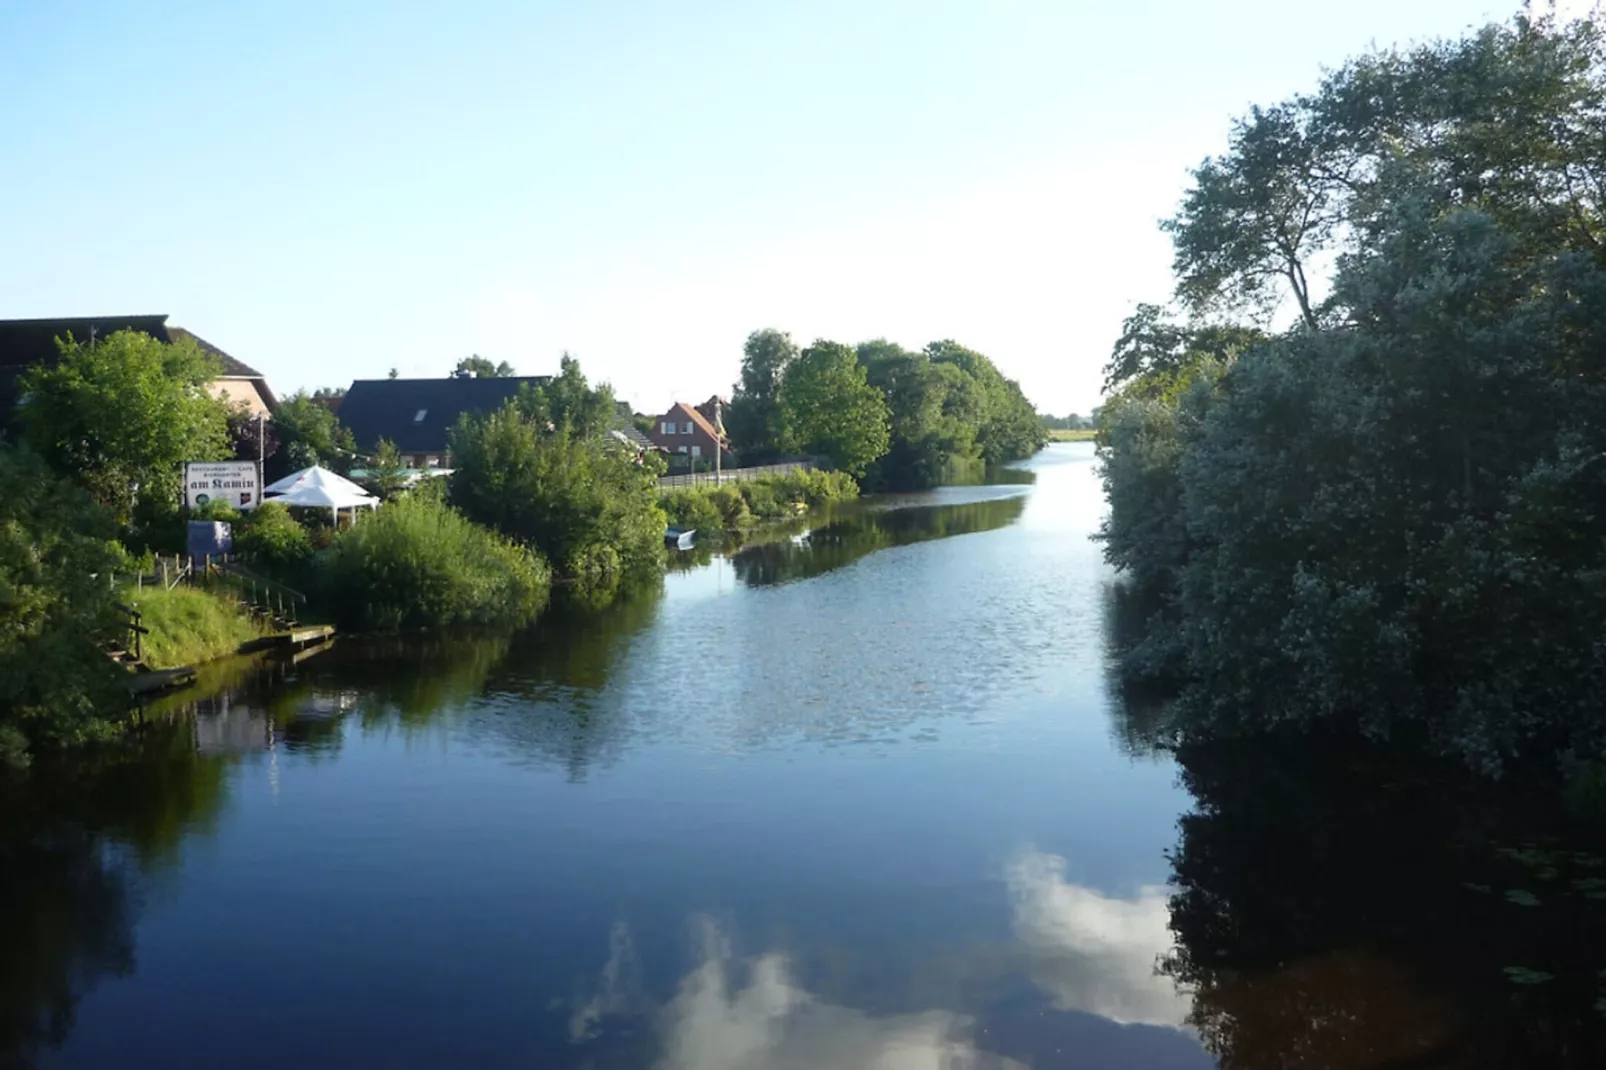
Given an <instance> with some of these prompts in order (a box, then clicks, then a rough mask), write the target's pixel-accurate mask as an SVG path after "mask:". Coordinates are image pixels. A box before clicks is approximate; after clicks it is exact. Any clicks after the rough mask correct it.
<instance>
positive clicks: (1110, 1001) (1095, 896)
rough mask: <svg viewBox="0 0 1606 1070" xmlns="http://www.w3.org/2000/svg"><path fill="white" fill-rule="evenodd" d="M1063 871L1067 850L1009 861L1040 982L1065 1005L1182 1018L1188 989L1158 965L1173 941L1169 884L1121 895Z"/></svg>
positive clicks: (1156, 1020)
mask: <svg viewBox="0 0 1606 1070" xmlns="http://www.w3.org/2000/svg"><path fill="white" fill-rule="evenodd" d="M1065 872H1066V863H1065V860H1064V859H1063V858H1059V857H1056V856H1054V855H1049V854H1043V853H1041V852H1035V851H1033V852H1029V853H1027V854H1025V855H1023V856H1021V857H1020V858H1019V859H1017V860H1016V861H1015V862H1014V863H1013V864H1012V865H1011V866H1010V868H1009V872H1008V878H1007V879H1008V884H1009V890H1010V895H1011V897H1012V899H1013V907H1014V910H1013V918H1014V927H1015V934H1016V936H1017V937H1018V938H1019V939H1020V940H1021V942H1022V943H1023V944H1024V945H1025V946H1026V948H1027V950H1028V953H1029V955H1030V959H1031V973H1032V977H1033V979H1034V980H1035V981H1036V983H1037V984H1038V985H1039V986H1040V987H1042V988H1043V989H1045V990H1046V991H1048V992H1049V993H1050V994H1051V995H1052V996H1053V997H1054V1003H1055V1005H1056V1006H1057V1007H1059V1008H1060V1009H1061V1010H1078V1011H1086V1012H1088V1013H1091V1014H1096V1015H1098V1016H1099V1017H1101V1018H1108V1019H1110V1020H1111V1021H1114V1022H1119V1023H1122V1024H1128V1023H1134V1022H1136V1023H1142V1024H1145V1025H1165V1026H1180V1025H1182V1024H1183V1022H1184V1021H1186V1020H1187V1017H1188V1008H1189V999H1188V995H1187V993H1186V992H1184V991H1181V990H1179V989H1178V986H1177V984H1176V983H1175V982H1174V981H1173V980H1172V979H1171V978H1170V977H1168V976H1165V975H1164V974H1162V973H1161V971H1160V968H1159V965H1160V962H1161V960H1162V959H1163V958H1164V957H1165V956H1166V955H1167V954H1168V953H1169V952H1170V951H1171V948H1172V936H1171V931H1170V927H1169V923H1170V915H1169V912H1168V911H1167V898H1168V897H1167V892H1166V889H1164V888H1140V889H1138V891H1137V894H1136V895H1135V896H1133V897H1132V898H1120V897H1117V896H1110V895H1105V894H1103V893H1101V892H1099V891H1097V890H1095V889H1092V888H1086V887H1082V886H1080V885H1077V884H1072V883H1071V882H1069V881H1068V880H1066V877H1065Z"/></svg>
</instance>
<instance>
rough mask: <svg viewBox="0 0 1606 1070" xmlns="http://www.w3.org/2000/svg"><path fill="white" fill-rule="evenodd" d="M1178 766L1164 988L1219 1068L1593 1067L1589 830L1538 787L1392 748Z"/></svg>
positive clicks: (1600, 1048)
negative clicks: (1189, 809) (1188, 802)
mask: <svg viewBox="0 0 1606 1070" xmlns="http://www.w3.org/2000/svg"><path fill="white" fill-rule="evenodd" d="M1179 758H1180V760H1181V762H1182V765H1183V769H1184V779H1185V781H1186V783H1187V786H1188V787H1189V788H1190V790H1192V791H1193V793H1194V795H1195V797H1196V799H1197V800H1198V808H1197V810H1196V811H1195V812H1194V813H1192V814H1189V815H1187V816H1185V817H1184V818H1183V820H1182V839H1181V844H1180V846H1179V848H1178V850H1177V852H1176V854H1175V856H1174V866H1175V880H1176V883H1177V885H1178V888H1179V891H1178V893H1177V895H1176V897H1175V898H1174V900H1173V901H1172V904H1171V925H1172V928H1173V930H1174V931H1175V933H1176V935H1177V938H1178V941H1179V949H1178V951H1177V953H1176V956H1175V958H1174V959H1173V960H1172V961H1171V962H1170V963H1168V967H1167V969H1168V972H1169V973H1170V974H1171V975H1172V976H1174V977H1175V978H1177V979H1178V980H1179V981H1180V982H1182V983H1184V984H1186V985H1187V986H1189V987H1190V988H1192V989H1194V990H1195V991H1196V993H1197V994H1196V997H1195V1002H1194V1006H1193V1010H1192V1014H1191V1016H1190V1021H1191V1023H1192V1024H1193V1025H1194V1026H1196V1027H1197V1028H1198V1030H1199V1032H1200V1034H1201V1036H1202V1038H1203V1039H1204V1041H1205V1043H1206V1045H1207V1047H1208V1048H1209V1049H1210V1051H1211V1052H1213V1053H1214V1054H1215V1055H1216V1057H1217V1058H1218V1059H1220V1061H1221V1065H1222V1066H1223V1067H1228V1068H1238V1070H1251V1068H1252V1070H1259V1068H1262V1067H1265V1068H1271V1067H1286V1066H1290V1065H1300V1066H1312V1067H1384V1066H1400V1065H1411V1066H1416V1065H1424V1066H1425V1065H1432V1066H1454V1067H1485V1066H1488V1067H1495V1066H1501V1067H1504V1066H1547V1067H1549V1066H1555V1067H1599V1066H1606V1028H1603V1026H1606V973H1602V972H1601V971H1602V970H1603V969H1606V910H1603V909H1602V908H1603V907H1606V903H1603V902H1602V901H1601V900H1602V898H1606V897H1602V896H1600V891H1601V890H1606V880H1603V879H1602V878H1606V853H1603V852H1602V851H1601V846H1602V836H1601V830H1600V829H1599V828H1595V829H1589V828H1584V827H1578V826H1576V825H1573V824H1571V823H1570V822H1568V821H1567V820H1565V819H1562V818H1561V817H1560V815H1557V814H1556V813H1555V812H1554V809H1553V808H1549V807H1547V806H1545V805H1542V804H1541V802H1542V800H1543V799H1544V795H1545V789H1543V787H1541V790H1540V791H1538V792H1536V793H1535V794H1534V795H1533V796H1532V797H1530V796H1529V795H1528V793H1527V792H1526V791H1524V790H1523V789H1522V788H1520V787H1519V786H1517V785H1491V784H1488V783H1486V782H1481V781H1478V780H1476V779H1474V778H1472V777H1471V776H1469V775H1467V774H1466V773H1464V772H1463V771H1461V770H1459V769H1455V768H1436V767H1435V766H1434V765H1432V763H1430V762H1428V761H1426V760H1424V759H1422V758H1420V756H1417V757H1414V758H1413V757H1412V756H1411V755H1410V754H1409V753H1408V748H1407V747H1404V746H1403V745H1400V744H1399V743H1396V744H1395V745H1394V747H1392V748H1389V749H1385V748H1381V747H1364V746H1360V745H1357V744H1353V743H1344V742H1341V741H1338V740H1332V739H1323V738H1312V737H1310V736H1296V737H1292V738H1286V739H1276V740H1258V741H1255V742H1247V741H1240V742H1233V743H1220V744H1213V745H1211V746H1208V747H1205V746H1198V745H1194V746H1188V747H1184V748H1182V750H1181V751H1180V753H1179ZM1592 896H1596V897H1595V898H1592ZM1597 1001H1600V1002H1597Z"/></svg>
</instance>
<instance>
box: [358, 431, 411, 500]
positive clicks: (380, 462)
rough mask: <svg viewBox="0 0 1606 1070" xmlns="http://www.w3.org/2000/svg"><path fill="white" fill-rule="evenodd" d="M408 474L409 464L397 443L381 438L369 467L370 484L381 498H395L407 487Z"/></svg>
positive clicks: (368, 480) (368, 481)
mask: <svg viewBox="0 0 1606 1070" xmlns="http://www.w3.org/2000/svg"><path fill="white" fill-rule="evenodd" d="M407 474H408V472H407V465H406V464H404V463H403V461H402V455H401V451H400V450H398V449H397V448H396V444H395V443H394V442H392V441H390V439H388V438H381V439H380V440H379V446H378V448H376V449H375V450H374V459H373V464H372V466H371V467H370V468H369V472H368V479H367V481H366V482H367V484H368V486H369V487H370V488H371V489H372V490H373V492H374V493H375V494H377V495H379V497H381V498H384V499H390V498H394V497H395V496H396V495H398V494H400V493H401V492H402V491H404V490H406V489H407Z"/></svg>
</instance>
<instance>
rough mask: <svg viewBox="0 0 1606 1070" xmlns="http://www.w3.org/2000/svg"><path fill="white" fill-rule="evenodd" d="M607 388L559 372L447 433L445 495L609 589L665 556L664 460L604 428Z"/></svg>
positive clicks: (566, 570) (561, 569)
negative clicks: (447, 492) (638, 449)
mask: <svg viewBox="0 0 1606 1070" xmlns="http://www.w3.org/2000/svg"><path fill="white" fill-rule="evenodd" d="M612 409H613V395H612V391H610V390H609V389H608V388H607V387H606V386H603V387H597V388H591V387H589V386H587V384H586V381H585V377H584V376H583V375H582V374H581V372H580V367H579V364H578V363H577V362H575V361H573V360H572V359H570V358H568V357H565V359H564V369H563V374H562V375H560V376H559V377H558V378H557V379H555V380H553V382H552V383H550V384H548V385H547V387H545V388H543V389H542V390H540V391H536V392H533V393H526V394H524V395H522V396H521V397H520V398H518V399H517V400H514V401H510V402H508V403H507V404H506V405H504V406H503V407H502V408H501V409H499V410H497V411H496V412H494V413H491V414H490V415H488V416H485V417H470V416H465V417H464V418H463V419H462V420H460V421H459V422H458V425H457V427H456V429H454V431H453V432H452V464H453V469H454V470H453V473H452V477H451V484H450V487H451V490H450V494H451V501H452V504H453V505H455V506H457V507H458V508H459V509H461V510H462V511H463V512H464V513H465V514H466V515H467V516H468V517H469V518H470V519H472V520H475V521H477V522H479V523H481V524H486V525H488V526H490V527H493V528H496V529H497V530H498V531H501V532H503V533H504V534H506V535H508V536H510V537H512V538H514V539H517V540H519V541H521V542H523V543H525V544H527V545H529V546H532V547H534V548H536V549H538V550H539V551H540V552H541V553H542V554H544V555H545V556H546V557H547V559H548V560H549V561H551V562H552V566H553V568H554V569H555V570H556V571H557V572H558V573H559V574H560V575H562V576H565V577H570V578H576V579H581V580H584V581H586V582H588V583H591V584H600V585H603V586H610V585H612V584H613V583H614V582H616V581H617V580H618V579H619V578H620V577H624V576H629V575H634V574H641V573H651V572H655V571H656V570H657V569H658V568H660V567H661V566H662V562H663V534H664V526H665V520H664V514H663V510H662V509H660V508H659V506H658V476H659V474H660V473H661V471H662V465H661V462H658V461H657V460H656V458H654V457H651V456H649V457H646V458H642V457H638V456H637V455H636V454H635V453H634V452H633V451H631V450H629V449H627V448H625V447H623V446H622V445H621V444H620V443H618V442H617V441H615V440H614V439H613V438H612V437H611V436H609V435H608V434H607V433H606V428H607V426H608V424H607V419H608V415H607V414H611V412H612Z"/></svg>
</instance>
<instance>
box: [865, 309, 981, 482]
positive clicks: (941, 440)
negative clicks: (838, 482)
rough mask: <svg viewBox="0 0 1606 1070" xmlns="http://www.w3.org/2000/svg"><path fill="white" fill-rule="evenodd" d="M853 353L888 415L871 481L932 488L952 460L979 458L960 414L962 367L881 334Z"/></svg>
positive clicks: (972, 431)
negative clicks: (884, 445)
mask: <svg viewBox="0 0 1606 1070" xmlns="http://www.w3.org/2000/svg"><path fill="white" fill-rule="evenodd" d="M857 356H858V359H859V363H860V364H862V365H863V366H864V369H865V376H866V379H867V381H868V382H869V383H870V385H871V386H873V387H875V388H876V389H877V390H879V391H881V395H882V397H884V398H885V399H886V402H887V408H888V411H889V412H890V414H891V432H892V434H891V440H890V444H889V447H888V449H887V452H886V454H885V455H884V456H883V457H881V458H880V460H878V461H877V462H876V464H875V465H874V467H873V468H872V469H871V472H870V475H869V477H868V478H867V482H868V483H869V484H870V485H871V486H873V487H878V488H882V489H891V490H905V489H916V488H921V487H933V486H936V485H937V484H938V483H940V482H941V481H942V480H943V478H944V476H945V475H947V474H949V472H950V471H951V470H952V469H953V467H954V466H955V465H956V464H961V463H964V462H972V461H976V460H978V459H979V457H980V453H979V450H978V449H977V446H976V431H977V424H976V423H975V422H972V421H968V420H966V419H965V418H964V413H965V411H966V410H967V409H968V408H969V406H968V404H967V401H966V398H965V397H964V396H963V395H964V394H965V392H966V390H967V388H968V387H969V386H970V385H971V384H970V383H969V382H968V380H967V377H966V375H965V374H964V373H963V372H961V371H960V370H959V369H958V368H957V367H955V366H953V365H941V366H939V365H935V364H933V363H932V362H931V358H930V357H929V356H927V355H926V354H925V353H913V352H910V351H909V350H906V349H904V348H903V347H902V346H899V345H897V344H895V343H892V342H888V341H886V340H885V339H877V340H875V341H871V342H862V343H860V344H859V346H858V350H857Z"/></svg>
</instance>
